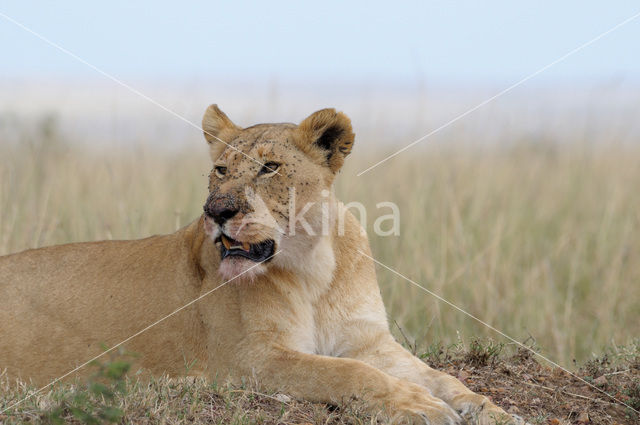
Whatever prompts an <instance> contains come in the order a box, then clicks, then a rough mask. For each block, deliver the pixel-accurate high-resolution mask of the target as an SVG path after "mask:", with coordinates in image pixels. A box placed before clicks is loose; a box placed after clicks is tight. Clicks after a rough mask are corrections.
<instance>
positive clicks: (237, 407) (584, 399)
mask: <svg viewBox="0 0 640 425" xmlns="http://www.w3.org/2000/svg"><path fill="white" fill-rule="evenodd" d="M499 346H500V345H499V344H496V343H495V342H493V341H488V340H487V341H478V340H474V341H472V342H471V343H470V344H469V345H464V344H461V343H458V344H455V345H453V346H450V347H441V346H438V347H432V349H431V350H430V352H429V353H425V354H423V355H422V357H423V358H425V361H427V362H428V363H430V364H431V365H432V366H434V367H437V368H439V369H441V370H444V371H446V372H447V373H450V374H452V375H453V376H456V377H457V378H458V379H460V380H461V381H462V382H464V383H465V384H466V385H467V386H468V387H469V388H471V389H472V390H473V391H476V392H478V393H480V394H483V395H486V396H487V397H489V398H491V399H492V400H493V401H494V402H495V403H497V404H498V405H500V406H501V407H503V408H504V409H506V410H508V411H509V412H511V413H516V414H518V415H521V416H523V417H524V418H525V419H527V420H528V421H529V422H530V423H531V424H533V425H536V424H540V425H542V424H545V425H567V424H580V425H585V424H588V423H590V424H606V425H614V424H618V425H621V424H625V425H626V424H629V425H631V424H636V423H637V420H638V416H637V414H636V413H635V412H634V411H633V410H631V409H630V408H628V407H626V406H624V405H622V404H620V403H617V402H615V401H614V400H612V399H610V398H608V397H607V396H606V395H604V394H603V393H601V392H600V391H598V390H597V389H594V388H592V387H589V386H587V385H584V383H582V382H580V381H578V380H576V379H574V378H573V377H571V376H570V375H569V374H566V373H564V372H563V371H561V370H559V369H552V368H549V367H547V366H545V365H542V364H540V363H538V362H537V361H536V360H535V359H534V358H532V357H531V355H530V353H529V352H527V351H524V350H521V351H518V352H516V353H515V354H514V355H508V354H505V353H504V352H500V350H496V347H499ZM639 349H640V346H638V345H630V346H628V347H620V348H618V349H617V350H609V352H608V353H607V355H605V356H603V357H601V358H599V359H594V360H592V361H590V362H589V363H587V364H586V365H585V367H583V368H581V369H580V370H578V371H577V373H578V374H579V375H580V376H581V377H582V378H583V379H585V380H587V381H589V382H591V383H593V384H594V385H596V386H597V387H598V388H600V389H601V390H603V391H605V392H607V393H609V394H611V395H613V396H614V397H615V398H616V399H617V400H619V401H622V402H623V403H625V404H627V406H630V407H632V408H633V409H640V351H639ZM120 359H122V357H116V358H112V359H111V360H109V361H108V362H105V363H103V365H102V367H103V368H104V367H108V366H109V365H110V364H111V365H113V364H117V363H118V362H119V361H120V362H121V361H122V360H120ZM100 376H104V374H102V375H100ZM117 376H118V377H117V378H115V379H112V380H111V381H110V383H109V382H106V381H105V380H104V379H98V378H96V377H95V375H94V378H91V379H89V381H88V382H76V383H73V384H72V383H65V384H59V385H57V386H55V387H54V388H53V389H52V390H51V391H44V392H42V393H40V394H37V395H35V396H34V397H31V398H29V399H27V400H25V401H24V402H23V403H21V404H20V405H19V407H17V408H15V409H11V410H10V411H8V412H6V414H2V413H0V424H6V425H9V424H19V423H49V424H64V423H68V424H92V423H100V422H103V421H101V420H99V414H98V413H97V412H111V420H110V421H104V422H105V423H106V422H111V423H121V424H125V423H135V424H173V425H179V424H192V423H207V424H273V425H276V424H278V425H280V424H298V425H310V424H317V425H347V424H353V425H356V424H358V425H363V424H372V425H373V424H386V423H388V421H387V420H386V419H385V416H384V413H383V412H380V413H378V414H374V415H372V414H370V413H367V412H366V410H365V409H364V407H365V406H364V405H363V404H362V403H361V402H357V401H354V400H345V401H344V402H343V403H341V404H340V405H338V406H327V405H323V404H314V403H310V402H307V401H303V400H295V399H291V398H290V397H288V396H286V395H285V394H279V393H271V392H269V393H265V392H264V391H260V390H257V389H256V388H257V387H256V385H255V383H252V382H248V383H247V384H246V385H243V386H241V387H234V386H229V385H225V384H219V383H216V382H210V381H209V382H207V381H205V380H204V379H200V378H193V377H186V378H178V379H169V378H167V377H154V378H142V379H139V378H138V377H135V376H134V377H127V378H124V377H123V376H124V375H120V374H118V375H117ZM95 382H104V383H105V385H106V388H107V389H114V388H118V390H117V391H114V392H115V396H113V397H104V396H102V394H103V393H108V391H104V390H101V391H99V395H96V393H97V392H96V390H95V388H96V387H95V386H93V384H94V383H95ZM103 388H104V387H103ZM28 394H31V392H30V388H28V387H27V386H25V385H24V384H20V385H19V386H16V385H15V384H14V383H12V382H10V381H9V380H8V379H7V378H6V377H4V376H2V375H0V411H2V408H3V406H7V405H11V404H12V403H14V402H15V401H18V400H21V399H22V398H24V397H25V396H26V395H28ZM96 419H98V420H96Z"/></svg>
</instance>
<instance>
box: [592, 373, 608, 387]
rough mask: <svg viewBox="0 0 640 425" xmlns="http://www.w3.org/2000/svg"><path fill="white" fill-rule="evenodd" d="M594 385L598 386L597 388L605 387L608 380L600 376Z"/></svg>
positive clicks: (594, 381)
mask: <svg viewBox="0 0 640 425" xmlns="http://www.w3.org/2000/svg"><path fill="white" fill-rule="evenodd" d="M593 383H594V384H595V385H596V386H597V387H604V386H606V385H607V378H605V377H604V376H600V377H598V378H596V379H594V380H593Z"/></svg>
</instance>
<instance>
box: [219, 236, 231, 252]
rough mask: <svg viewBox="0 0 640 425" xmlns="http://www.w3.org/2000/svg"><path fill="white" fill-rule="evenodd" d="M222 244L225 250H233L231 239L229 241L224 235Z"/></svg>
mask: <svg viewBox="0 0 640 425" xmlns="http://www.w3.org/2000/svg"><path fill="white" fill-rule="evenodd" d="M221 239H222V244H223V245H224V247H225V248H227V249H231V242H229V239H227V238H226V237H225V236H224V235H222V238H221Z"/></svg>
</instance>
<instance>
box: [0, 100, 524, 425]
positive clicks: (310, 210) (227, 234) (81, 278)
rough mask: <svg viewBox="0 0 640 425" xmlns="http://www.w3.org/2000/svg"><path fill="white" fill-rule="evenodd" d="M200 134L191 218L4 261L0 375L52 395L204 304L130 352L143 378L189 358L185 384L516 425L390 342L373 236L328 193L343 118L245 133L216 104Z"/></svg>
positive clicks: (344, 137)
mask: <svg viewBox="0 0 640 425" xmlns="http://www.w3.org/2000/svg"><path fill="white" fill-rule="evenodd" d="M202 127H203V131H204V134H205V138H206V140H207V142H208V143H209V147H210V153H211V158H212V160H213V170H212V172H211V174H210V176H209V192H210V193H209V196H208V198H207V200H206V203H205V205H204V214H203V215H202V216H201V217H200V218H199V219H198V220H196V221H194V222H193V223H191V224H190V225H188V226H187V227H185V228H183V229H181V230H179V231H177V232H176V233H174V234H171V235H166V236H153V237H150V238H147V239H142V240H136V241H106V242H91V243H75V244H69V245H62V246H53V247H48V248H41V249H35V250H28V251H25V252H22V253H19V254H14V255H9V256H5V257H2V258H0V300H2V301H1V303H2V306H1V308H0V323H1V326H2V333H1V336H0V337H1V339H0V369H2V368H6V369H7V371H8V373H9V375H10V376H15V377H19V378H22V379H27V380H33V381H34V382H35V383H37V384H46V383H48V382H50V381H51V380H53V379H55V378H56V377H58V376H60V375H63V374H64V373H66V372H68V371H69V370H72V369H73V368H74V367H76V366H77V365H79V364H81V363H83V362H85V361H86V360H88V359H90V358H92V357H93V356H95V355H97V354H99V353H101V352H102V350H103V348H101V347H102V344H106V345H107V346H112V345H114V344H117V343H119V342H121V341H122V340H124V339H126V338H127V337H129V336H131V335H134V334H136V333H137V332H138V331H140V330H141V329H143V328H144V327H146V326H148V325H150V324H152V323H155V322H156V321H158V320H160V319H162V318H164V317H165V316H166V315H168V314H169V313H171V312H173V311H175V310H176V309H178V308H180V307H182V306H184V305H186V304H188V303H189V302H191V301H193V300H195V299H196V298H198V297H200V296H201V295H203V294H207V296H206V297H203V298H202V299H199V300H198V301H197V302H195V303H192V304H191V305H189V306H188V307H186V308H185V309H183V310H181V311H179V312H178V313H176V314H174V315H172V316H171V317H169V318H168V319H166V320H165V321H163V322H161V323H159V324H157V325H156V326H154V327H152V328H150V329H149V330H147V331H145V332H144V333H142V334H140V335H139V336H136V337H135V338H133V339H131V340H130V341H129V342H128V343H127V348H128V349H129V350H130V351H133V352H136V353H138V354H140V358H139V362H140V366H141V367H142V368H144V369H145V370H148V371H150V372H151V373H157V374H160V373H168V374H172V375H180V374H184V373H185V361H186V362H189V363H191V362H193V361H194V360H195V366H194V367H193V368H192V369H191V370H189V373H197V374H200V375H205V376H207V377H210V378H212V379H213V378H216V379H222V378H223V377H231V378H235V379H239V378H241V377H250V378H255V379H257V381H258V382H259V383H260V384H261V385H263V386H265V387H267V388H270V389H274V390H279V391H283V392H285V393H288V394H291V395H293V396H295V397H299V398H303V399H307V400H311V401H316V402H323V403H340V402H343V401H347V400H350V399H351V398H352V397H355V398H357V399H361V400H364V401H365V402H366V403H368V404H369V405H370V406H371V408H372V409H384V410H385V412H386V413H387V414H389V415H390V417H391V418H393V419H400V418H403V419H410V420H411V421H415V422H416V423H429V424H459V423H463V422H464V421H465V420H468V419H469V418H474V422H475V421H478V422H479V423H496V422H497V423H506V422H518V423H519V422H521V419H519V418H515V417H511V416H509V415H507V414H506V413H505V412H504V411H503V410H502V409H500V408H499V407H498V406H496V405H495V404H493V403H492V402H491V401H490V400H489V399H487V398H486V397H484V396H481V395H479V394H475V393H473V392H472V391H470V390H469V389H467V388H466V387H465V386H464V385H463V384H462V383H460V381H458V380H457V379H456V378H454V377H452V376H450V375H447V374H445V373H442V372H439V371H437V370H434V369H432V368H430V367H429V366H427V365H426V364H425V363H423V362H422V361H421V360H419V359H418V358H416V357H414V356H412V355H411V354H410V353H409V352H408V351H406V350H405V349H404V348H403V347H402V346H401V345H400V344H398V343H397V342H396V341H394V339H393V337H392V336H391V334H390V332H389V326H388V324H387V318H386V313H385V309H384V306H383V303H382V299H381V297H380V291H379V288H378V284H377V282H376V275H375V270H374V263H373V262H372V261H371V259H370V258H368V257H367V256H365V255H362V254H361V253H360V252H363V253H366V254H367V255H370V250H369V244H368V241H367V237H366V236H365V235H364V233H363V232H362V231H361V227H360V225H359V223H358V222H357V220H356V219H355V218H354V217H353V216H352V215H351V214H349V213H348V212H345V211H344V210H343V209H342V208H341V204H340V203H339V202H338V201H337V200H336V199H335V198H334V196H333V194H332V193H331V189H332V185H333V181H334V178H335V176H336V174H337V173H338V171H339V170H340V168H341V167H342V164H343V162H344V159H345V157H346V156H347V155H348V154H349V153H350V152H351V148H352V146H353V141H354V134H353V131H352V128H351V122H350V120H349V119H348V118H347V116H346V115H344V114H343V113H340V112H336V111H335V110H333V109H324V110H321V111H318V112H315V113H313V114H312V115H310V116H309V117H308V118H306V119H305V120H304V121H302V122H301V123H300V124H299V125H294V124H259V125H254V126H252V127H248V128H240V127H238V126H237V125H235V124H234V123H233V122H232V121H231V120H230V119H229V118H228V117H227V116H226V115H225V114H224V113H223V112H222V111H221V110H220V109H218V107H217V106H216V105H212V106H210V107H209V108H208V109H207V111H206V113H205V115H204V118H203V121H202ZM294 197H295V202H291V201H292V198H294ZM341 215H343V217H340V216H341ZM342 220H344V221H342ZM505 419H506V421H505Z"/></svg>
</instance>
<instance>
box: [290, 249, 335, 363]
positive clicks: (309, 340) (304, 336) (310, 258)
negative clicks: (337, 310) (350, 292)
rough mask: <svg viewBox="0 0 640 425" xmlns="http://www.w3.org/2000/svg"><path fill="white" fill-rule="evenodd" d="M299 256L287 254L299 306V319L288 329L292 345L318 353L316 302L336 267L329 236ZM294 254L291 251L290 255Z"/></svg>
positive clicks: (291, 294)
mask: <svg viewBox="0 0 640 425" xmlns="http://www.w3.org/2000/svg"><path fill="white" fill-rule="evenodd" d="M298 252H299V253H300V254H301V255H300V257H299V258H297V259H293V258H287V260H288V263H289V264H287V266H288V268H289V270H292V269H293V270H295V273H294V274H295V276H296V282H295V287H294V289H292V291H291V292H290V293H289V296H290V297H291V300H290V301H291V302H292V304H294V305H295V306H296V313H297V314H296V320H295V322H292V323H291V328H290V329H288V334H289V336H290V344H291V345H292V347H291V348H293V349H295V350H298V351H301V352H303V353H310V354H311V353H318V351H319V350H318V341H317V335H318V332H317V331H318V329H317V326H318V325H319V324H318V323H316V319H315V316H316V314H315V305H316V304H317V301H318V299H319V298H320V297H321V296H322V295H323V294H325V293H326V291H328V290H329V287H330V285H331V282H332V280H333V275H334V271H335V268H336V259H335V256H334V252H333V245H332V241H331V237H330V236H322V237H320V238H319V240H317V241H316V243H315V244H314V245H313V248H312V249H310V250H306V252H305V250H303V249H301V250H300V251H298ZM289 257H291V255H289Z"/></svg>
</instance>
